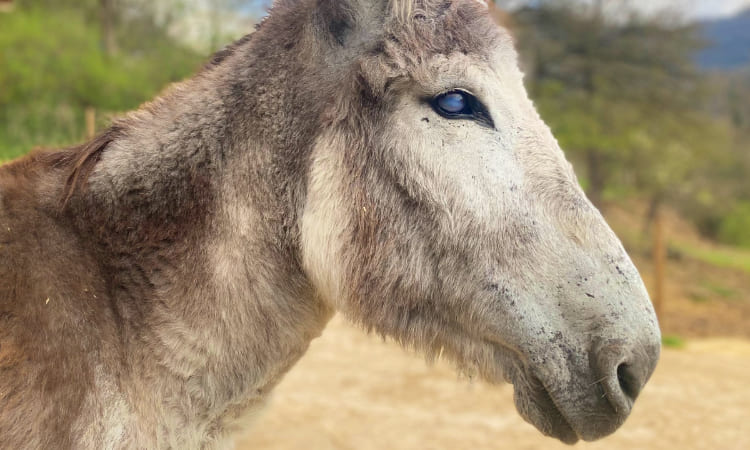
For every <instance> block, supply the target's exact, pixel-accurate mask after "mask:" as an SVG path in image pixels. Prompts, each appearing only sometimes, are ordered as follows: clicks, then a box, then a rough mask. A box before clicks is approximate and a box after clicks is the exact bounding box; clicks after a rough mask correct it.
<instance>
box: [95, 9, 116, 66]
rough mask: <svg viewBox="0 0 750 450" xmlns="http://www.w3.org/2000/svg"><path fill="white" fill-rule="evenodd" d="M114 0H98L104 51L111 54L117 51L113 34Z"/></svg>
mask: <svg viewBox="0 0 750 450" xmlns="http://www.w3.org/2000/svg"><path fill="white" fill-rule="evenodd" d="M114 3H115V0H99V22H100V27H101V33H102V47H103V48H104V53H106V54H107V55H108V56H112V55H114V54H115V53H117V39H116V36H115V5H114Z"/></svg>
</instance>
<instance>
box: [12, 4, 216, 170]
mask: <svg viewBox="0 0 750 450" xmlns="http://www.w3.org/2000/svg"><path fill="white" fill-rule="evenodd" d="M36 1H37V2H38V3H37V2H31V1H29V0H27V1H25V2H21V4H20V6H21V7H19V8H18V9H17V10H16V11H15V12H13V13H11V14H3V15H0V29H2V30H3V32H2V33H0V86H3V88H2V89H1V90H0V160H2V159H10V158H13V157H15V156H18V155H20V154H23V153H25V152H27V151H28V150H30V149H31V148H32V147H34V146H39V145H55V146H61V145H68V144H71V143H73V142H76V141H78V140H80V139H81V138H82V137H83V133H84V132H83V123H84V121H83V110H84V109H85V107H87V106H91V107H95V108H96V109H97V110H99V111H126V110H129V109H132V108H135V107H137V106H138V105H139V104H140V103H142V102H144V101H146V100H148V99H150V98H151V97H153V96H154V95H155V94H157V93H158V91H159V90H160V89H162V87H163V86H164V85H166V84H168V83H170V82H173V81H177V80H180V79H182V78H183V77H185V76H187V75H188V74H190V73H191V72H192V71H194V70H195V68H196V67H198V65H199V63H200V61H201V58H200V57H199V56H198V55H196V54H194V53H193V52H192V51H189V50H186V49H185V48H183V47H182V46H180V45H179V44H177V43H175V42H173V41H172V40H171V39H170V38H169V37H168V36H167V35H166V34H165V33H164V32H163V31H159V30H158V28H152V29H151V30H150V31H148V30H147V29H146V28H147V27H145V26H144V27H142V28H141V29H140V30H139V31H142V33H140V34H139V39H141V40H148V42H149V45H144V46H143V47H141V48H138V49H135V48H129V47H128V46H123V48H121V51H120V52H119V53H118V54H117V55H107V54H106V52H104V51H103V49H102V45H101V34H100V29H99V25H98V22H97V21H96V20H95V19H92V18H91V14H90V13H91V12H92V11H93V12H95V10H92V11H88V10H87V8H95V6H96V2H80V3H79V2H72V1H71V2H59V3H57V2H56V3H55V6H54V7H53V6H48V7H47V9H44V10H42V9H41V6H43V5H44V4H45V3H46V2H45V1H43V0H36ZM74 3H75V7H73V6H72V5H73V4H74ZM50 5H51V4H50Z"/></svg>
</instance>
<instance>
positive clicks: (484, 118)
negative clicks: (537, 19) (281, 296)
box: [300, 0, 660, 443]
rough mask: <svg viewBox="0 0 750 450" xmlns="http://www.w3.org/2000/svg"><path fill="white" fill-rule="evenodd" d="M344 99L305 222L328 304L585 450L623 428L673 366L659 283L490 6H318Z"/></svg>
mask: <svg viewBox="0 0 750 450" xmlns="http://www.w3.org/2000/svg"><path fill="white" fill-rule="evenodd" d="M307 4H308V7H309V10H308V12H309V13H310V30H311V31H310V33H309V35H312V36H314V38H311V39H310V40H309V42H307V43H305V45H307V46H308V47H309V54H310V57H311V58H318V59H319V60H320V67H319V68H318V69H317V70H319V71H320V74H322V76H321V78H322V79H326V80H329V83H331V84H332V85H333V84H335V89H332V90H331V92H335V94H334V95H333V97H332V98H331V99H330V102H329V104H328V106H327V108H326V111H325V114H324V118H323V119H322V120H323V123H324V127H323V128H322V131H321V133H320V135H319V136H318V137H317V141H316V144H315V147H314V149H313V152H312V155H311V158H310V166H309V172H308V178H307V193H306V199H305V204H304V206H303V207H302V210H303V213H302V215H301V219H300V236H301V247H302V260H303V266H304V270H305V271H306V273H307V275H308V277H309V278H310V279H311V281H312V283H313V285H314V287H315V289H316V291H317V292H318V295H319V296H320V298H321V299H322V300H324V301H326V302H329V303H330V304H331V305H333V306H334V307H335V308H336V309H337V310H339V311H341V312H342V313H344V314H345V315H346V316H347V317H349V318H350V319H352V320H354V321H355V322H357V323H360V324H362V325H363V326H364V327H365V328H367V329H369V330H374V331H376V332H377V333H381V334H383V335H387V336H390V337H392V338H394V339H396V340H397V341H398V342H400V343H401V344H403V345H404V346H407V347H410V348H415V349H418V350H419V351H422V352H424V353H425V354H427V355H428V357H433V356H436V355H439V354H444V355H446V356H447V357H449V358H450V359H452V360H453V361H454V362H456V364H458V365H459V367H460V369H461V370H464V371H467V372H469V373H478V374H479V375H481V376H482V377H483V378H484V379H486V380H488V381H490V382H501V381H509V382H511V383H513V385H514V387H515V401H516V404H517V407H518V409H519V411H520V413H521V414H522V415H523V417H524V418H526V419H527V420H528V421H530V422H531V423H532V424H534V425H535V426H536V427H538V428H539V429H540V430H541V431H542V432H544V433H545V434H548V435H551V436H554V437H557V438H559V439H561V440H563V441H565V442H570V443H572V442H576V441H577V440H578V439H585V440H592V439H597V438H600V437H602V436H605V435H607V434H609V433H611V432H613V431H614V430H615V429H616V428H618V427H619V426H620V425H621V424H622V423H623V421H624V420H625V418H626V417H627V416H628V414H629V412H630V410H631V407H632V405H633V401H634V400H635V398H636V397H637V396H638V393H639V391H640V390H641V388H642V387H643V385H644V383H645V382H646V380H647V379H648V378H649V376H650V374H651V373H652V371H653V370H654V367H655V365H656V361H657V359H658V355H659V343H660V333H659V328H658V325H657V321H656V317H655V315H654V311H653V309H652V306H651V304H650V301H649V298H648V295H647V293H646V290H645V289H644V286H643V283H642V281H641V279H640V277H639V275H638V272H637V271H636V269H635V267H634V266H633V264H632V262H631V261H630V259H629V258H628V256H627V255H626V253H625V251H624V250H623V247H622V245H621V244H620V242H619V241H618V239H617V238H616V237H615V235H614V234H613V233H612V231H611V230H610V229H609V227H608V226H607V225H606V223H605V222H604V220H603V218H602V216H601V215H600V214H599V212H598V211H597V210H596V209H595V208H594V207H593V206H592V205H591V203H590V202H589V201H588V200H587V199H586V197H585V195H584V194H583V192H582V191H581V189H580V188H579V185H578V183H577V181H576V178H575V175H574V174H573V171H572V169H571V167H570V165H569V164H568V163H567V162H566V160H565V157H564V156H563V153H562V151H561V150H560V148H559V146H558V144H557V142H556V141H555V139H554V138H553V136H552V134H551V133H550V130H549V128H548V127H547V126H546V125H545V124H544V122H543V121H542V119H541V118H540V117H539V115H538V114H537V112H536V110H535V108H534V106H533V105H532V103H531V101H530V100H529V98H528V96H527V93H526V91H525V89H524V85H523V82H522V74H521V72H520V71H519V69H518V66H517V55H516V53H515V51H514V49H513V43H512V40H511V37H510V36H509V34H508V33H507V32H506V31H505V30H503V29H502V28H501V27H499V26H498V25H497V24H496V23H495V22H494V21H493V19H492V17H491V14H490V12H489V11H488V7H487V5H486V4H484V3H483V2H479V1H477V0H391V1H387V0H310V1H309V2H308V3H307Z"/></svg>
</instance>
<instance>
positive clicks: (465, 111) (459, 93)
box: [430, 89, 495, 128]
mask: <svg viewBox="0 0 750 450" xmlns="http://www.w3.org/2000/svg"><path fill="white" fill-rule="evenodd" d="M430 104H431V105H432V108H433V109H434V110H435V112H437V113H438V114H440V115H441V116H443V117H445V118H446V119H468V120H474V121H476V122H477V123H479V124H481V125H484V126H488V127H490V128H495V124H494V122H493V121H492V118H491V117H490V114H489V112H488V111H487V108H485V106H484V105H483V104H482V102H480V101H479V100H478V99H477V98H476V97H474V96H473V95H472V94H470V93H469V92H467V91H464V90H462V89H453V90H450V91H447V92H443V93H442V94H439V95H437V96H435V97H434V98H433V99H432V100H431V101H430Z"/></svg>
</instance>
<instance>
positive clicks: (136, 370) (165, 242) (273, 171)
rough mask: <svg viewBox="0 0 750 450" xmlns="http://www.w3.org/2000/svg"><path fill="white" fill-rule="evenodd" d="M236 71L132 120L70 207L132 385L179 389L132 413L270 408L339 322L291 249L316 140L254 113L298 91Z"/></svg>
mask: <svg viewBox="0 0 750 450" xmlns="http://www.w3.org/2000/svg"><path fill="white" fill-rule="evenodd" d="M230 71H234V73H233V74H232V75H233V76H232V77H230V76H229V72H230ZM237 71H238V67H237V66H234V67H232V66H231V65H230V66H228V67H222V66H220V67H216V68H213V69H211V70H209V71H206V72H204V73H202V74H200V75H198V76H197V77H196V78H195V79H193V80H190V81H188V82H186V83H184V84H182V85H179V86H178V87H176V88H174V89H173V90H172V91H171V92H169V93H167V94H166V95H165V96H164V97H162V98H161V99H160V100H157V101H156V102H154V103H152V104H150V105H147V106H146V107H144V108H143V109H141V110H140V111H138V112H136V113H134V114H132V115H131V116H129V117H127V118H126V119H124V121H122V122H121V124H120V126H121V129H122V131H121V132H120V133H119V134H120V135H119V136H118V138H117V139H115V140H113V141H112V142H111V143H110V144H109V145H108V147H107V148H106V150H105V151H104V152H103V153H102V155H101V159H100V161H99V162H98V163H97V165H96V168H95V170H94V172H93V173H92V175H91V177H90V179H89V182H88V188H87V190H86V191H85V192H83V193H82V194H81V195H80V196H79V197H78V198H76V199H74V201H73V207H74V209H75V211H76V212H77V214H78V215H79V218H78V219H77V223H78V226H79V227H80V229H81V230H82V233H81V234H83V235H85V236H86V239H88V240H90V241H91V242H93V243H94V244H93V245H92V249H93V252H94V253H95V254H97V255H98V256H99V260H100V261H101V263H100V265H101V270H102V275H103V278H105V279H106V280H107V285H108V290H109V295H110V296H111V299H110V303H111V304H112V305H113V306H112V307H113V308H114V309H115V316H116V317H118V318H120V319H121V321H122V324H121V327H120V332H121V333H122V336H121V337H120V338H121V340H122V342H123V343H124V345H126V346H129V348H128V350H127V351H128V352H129V356H128V357H127V358H126V360H127V364H129V365H130V367H128V369H129V370H128V371H127V372H129V373H130V374H131V376H132V377H135V378H140V379H144V380H146V379H155V378H157V379H166V380H170V381H171V382H170V383H164V384H161V385H160V386H159V389H160V390H161V391H160V392H143V393H139V392H132V393H130V395H131V396H134V397H136V398H137V399H138V400H137V401H136V400H134V401H133V403H137V404H144V403H145V404H148V403H149V398H150V397H153V398H154V400H153V401H155V402H156V404H158V405H160V404H162V403H164V402H170V401H171V400H174V401H175V404H178V405H179V404H184V402H183V403H180V402H179V397H181V396H183V397H184V396H185V395H189V396H190V397H191V402H192V404H193V405H206V408H212V409H214V410H215V413H216V415H215V416H213V415H212V414H211V412H209V414H207V416H208V417H212V416H213V418H212V420H214V421H215V420H225V419H226V418H225V417H223V416H222V415H225V414H227V411H231V410H233V408H234V407H237V408H240V409H241V408H242V407H243V405H245V403H246V402H248V401H257V400H258V398H259V397H260V398H262V397H264V396H265V393H266V392H267V390H268V389H270V388H271V387H273V385H275V383H276V382H278V380H279V379H280V377H281V376H282V375H283V374H284V373H285V372H286V371H287V370H288V369H289V368H290V367H291V365H292V364H293V363H294V362H296V361H297V359H298V358H299V357H301V355H302V354H303V353H304V352H305V351H306V349H307V346H308V345H309V342H310V341H311V340H312V339H313V338H315V337H316V336H318V335H319V334H320V333H321V331H322V329H323V327H324V326H325V324H326V323H327V321H328V320H329V319H330V317H331V315H332V310H331V309H330V307H329V306H327V305H326V304H324V303H323V302H321V301H319V299H317V297H316V296H315V295H314V292H313V289H312V287H311V285H310V283H309V282H308V280H307V277H306V276H305V275H304V273H303V271H302V269H301V267H300V263H299V255H298V244H297V242H296V241H297V231H296V229H297V225H296V217H297V215H298V214H297V210H298V208H299V205H300V204H301V202H302V201H303V198H302V196H303V195H304V183H305V179H304V175H303V170H304V168H303V167H302V166H301V164H302V162H303V161H305V157H304V152H305V147H306V145H308V143H309V145H311V143H312V141H313V136H312V134H311V133H312V132H311V131H310V130H309V129H305V128H304V127H300V126H297V127H296V128H293V127H294V125H296V122H299V118H298V117H296V116H290V115H288V112H289V109H292V108H294V106H293V105H290V106H279V107H278V108H276V109H260V107H259V106H253V104H252V102H251V101H250V100H249V99H250V97H251V96H252V95H254V93H256V92H265V94H264V98H257V96H256V98H254V102H257V105H266V106H265V108H268V105H283V100H284V98H285V96H287V95H289V94H285V93H284V92H289V91H290V89H291V88H290V85H291V84H293V83H294V82H295V81H294V80H292V79H288V80H282V81H279V80H275V79H274V78H269V77H265V78H264V77H263V76H262V75H263V74H257V73H253V72H254V69H253V68H252V67H243V68H241V73H239V74H238V73H237ZM237 80H241V81H237ZM271 102H273V103H271ZM307 127H313V125H312V124H310V125H307ZM284 130H287V131H284ZM290 130H294V132H292V131H290ZM144 365H145V366H144ZM185 380H190V384H191V386H190V387H189V388H186V386H185V385H184V384H185V383H186V381H185ZM193 384H196V386H194V385H193ZM186 392H187V394H186ZM146 408H147V409H148V408H149V407H146ZM153 408H156V407H155V406H153ZM156 409H157V410H158V408H156ZM186 414H187V413H186ZM196 420H197V419H196Z"/></svg>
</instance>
